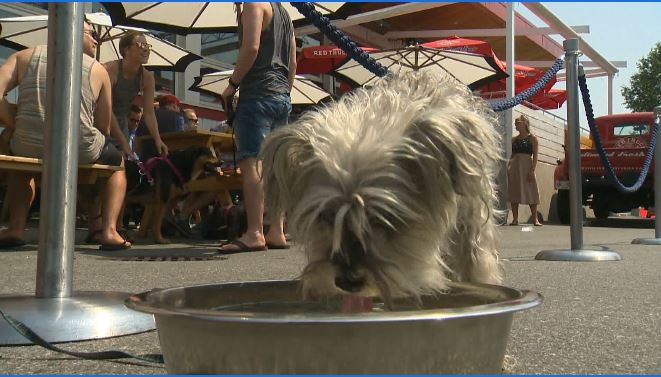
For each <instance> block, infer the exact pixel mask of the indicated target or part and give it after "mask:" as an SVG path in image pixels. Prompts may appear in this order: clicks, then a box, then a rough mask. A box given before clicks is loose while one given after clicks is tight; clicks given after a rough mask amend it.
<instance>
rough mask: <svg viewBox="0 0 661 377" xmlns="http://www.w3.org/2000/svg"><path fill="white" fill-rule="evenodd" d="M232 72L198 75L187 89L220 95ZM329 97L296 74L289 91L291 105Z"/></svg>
mask: <svg viewBox="0 0 661 377" xmlns="http://www.w3.org/2000/svg"><path fill="white" fill-rule="evenodd" d="M232 72H234V71H233V70H229V71H222V72H213V73H208V74H206V75H202V76H198V77H196V78H195V82H194V83H193V85H191V87H190V88H189V90H194V91H196V92H200V93H206V94H210V95H213V96H218V97H220V96H221V95H222V93H223V91H224V90H225V88H227V86H228V83H227V82H228V81H229V78H230V76H231V75H232ZM239 96H240V94H239ZM329 97H330V93H328V92H327V91H325V90H323V89H321V88H320V87H318V86H317V85H316V84H315V83H314V82H312V80H310V79H306V78H305V77H303V76H298V75H296V77H295V79H294V86H293V88H292V91H291V103H292V105H314V104H317V103H319V102H320V101H322V100H324V99H327V98H329Z"/></svg>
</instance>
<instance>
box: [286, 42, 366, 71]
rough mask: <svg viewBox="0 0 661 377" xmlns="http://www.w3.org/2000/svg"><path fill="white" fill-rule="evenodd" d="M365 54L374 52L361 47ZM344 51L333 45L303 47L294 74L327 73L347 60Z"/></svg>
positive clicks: (297, 58)
mask: <svg viewBox="0 0 661 377" xmlns="http://www.w3.org/2000/svg"><path fill="white" fill-rule="evenodd" d="M362 49H363V50H364V51H365V52H368V53H369V52H376V51H378V50H377V49H375V48H370V47H362ZM348 58H349V57H348V55H347V53H346V52H344V50H342V49H341V48H339V47H337V46H335V45H321V46H310V47H303V48H302V49H301V51H300V52H299V53H298V56H297V57H296V73H299V74H305V73H310V74H319V73H328V72H331V71H332V70H334V69H335V68H337V67H339V66H341V65H342V64H344V63H345V62H346V61H347V60H348Z"/></svg>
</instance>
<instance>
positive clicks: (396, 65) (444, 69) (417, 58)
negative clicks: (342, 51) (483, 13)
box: [335, 41, 507, 89]
mask: <svg viewBox="0 0 661 377" xmlns="http://www.w3.org/2000/svg"><path fill="white" fill-rule="evenodd" d="M370 55H371V56H372V57H373V58H374V59H376V60H377V61H378V62H379V63H381V64H383V65H384V66H386V67H387V68H388V69H390V70H394V71H401V72H407V71H418V70H425V71H431V72H432V73H436V74H438V75H440V76H450V77H453V78H455V79H457V80H458V81H459V82H461V83H463V84H465V85H467V86H469V87H470V88H471V89H474V88H476V87H479V86H481V85H484V84H487V83H489V82H491V81H494V80H498V79H501V78H503V77H507V73H505V71H503V69H502V68H501V67H500V66H499V65H498V62H497V60H496V58H495V56H484V55H480V54H472V53H467V52H462V51H453V50H446V49H443V48H438V47H437V41H434V42H428V43H424V44H416V45H413V46H408V47H404V48H399V49H392V50H384V51H377V52H373V53H370ZM335 73H336V74H338V75H340V76H341V77H344V78H346V79H349V80H351V81H353V82H354V83H355V84H357V85H370V84H371V83H372V82H374V81H375V80H376V79H378V77H376V76H375V75H374V74H372V73H371V72H370V71H368V70H367V69H366V68H364V67H363V66H361V65H360V64H359V63H358V62H356V61H354V60H350V61H348V62H346V63H344V64H343V65H342V66H340V67H339V68H337V69H336V70H335Z"/></svg>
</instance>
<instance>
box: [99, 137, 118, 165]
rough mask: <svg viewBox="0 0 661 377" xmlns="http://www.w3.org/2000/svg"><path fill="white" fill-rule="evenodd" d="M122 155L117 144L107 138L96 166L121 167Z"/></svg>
mask: <svg viewBox="0 0 661 377" xmlns="http://www.w3.org/2000/svg"><path fill="white" fill-rule="evenodd" d="M122 158H123V157H122V153H121V152H120V151H119V149H117V147H116V146H115V144H114V143H113V142H112V141H110V140H109V139H108V138H106V143H105V144H104V145H103V148H102V149H101V154H100V155H99V158H97V159H96V161H94V163H95V164H101V165H113V166H119V165H121V164H122Z"/></svg>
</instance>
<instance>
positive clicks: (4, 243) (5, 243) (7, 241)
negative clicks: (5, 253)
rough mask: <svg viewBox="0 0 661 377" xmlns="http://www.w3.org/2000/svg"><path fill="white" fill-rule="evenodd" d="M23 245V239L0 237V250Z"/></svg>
mask: <svg viewBox="0 0 661 377" xmlns="http://www.w3.org/2000/svg"><path fill="white" fill-rule="evenodd" d="M24 245H25V241H23V240H22V239H20V238H15V237H11V238H4V239H0V250H3V249H13V248H16V247H21V246H24Z"/></svg>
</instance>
